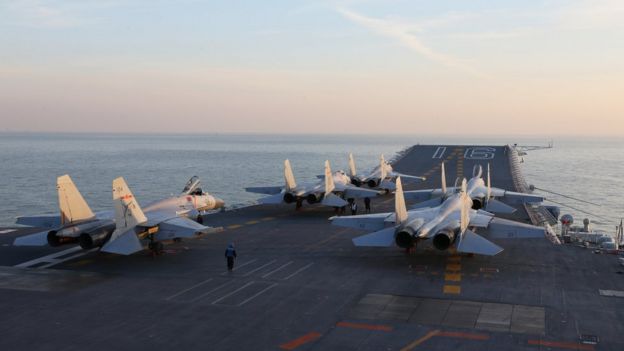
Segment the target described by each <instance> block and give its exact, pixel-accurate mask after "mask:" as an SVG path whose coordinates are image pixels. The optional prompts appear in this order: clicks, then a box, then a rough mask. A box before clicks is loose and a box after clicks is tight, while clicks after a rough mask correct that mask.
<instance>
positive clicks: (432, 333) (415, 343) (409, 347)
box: [401, 330, 440, 351]
mask: <svg viewBox="0 0 624 351" xmlns="http://www.w3.org/2000/svg"><path fill="white" fill-rule="evenodd" d="M439 332H440V331H439V330H433V331H430V332H429V333H427V334H425V336H423V337H422V338H420V339H416V340H414V341H412V343H410V344H408V345H406V346H405V347H404V348H402V349H401V351H411V350H413V349H414V348H415V347H416V346H418V345H420V344H422V343H424V342H425V341H427V340H429V339H431V338H433V337H434V336H436V335H437V334H438V333H439Z"/></svg>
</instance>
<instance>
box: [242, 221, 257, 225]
mask: <svg viewBox="0 0 624 351" xmlns="http://www.w3.org/2000/svg"><path fill="white" fill-rule="evenodd" d="M258 223H260V221H247V222H245V224H247V225H251V224H258Z"/></svg>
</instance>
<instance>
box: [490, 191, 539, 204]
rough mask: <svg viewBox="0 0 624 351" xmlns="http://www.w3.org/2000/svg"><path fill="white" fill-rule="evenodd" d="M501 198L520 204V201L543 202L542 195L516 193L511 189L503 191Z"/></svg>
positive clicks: (529, 202)
mask: <svg viewBox="0 0 624 351" xmlns="http://www.w3.org/2000/svg"><path fill="white" fill-rule="evenodd" d="M501 200H503V201H505V202H507V203H511V204H521V203H528V204H533V203H540V202H544V197H543V196H539V195H533V194H524V193H516V192H512V191H505V195H504V196H503V197H502V198H501Z"/></svg>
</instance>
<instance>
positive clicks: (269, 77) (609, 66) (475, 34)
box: [0, 0, 624, 136]
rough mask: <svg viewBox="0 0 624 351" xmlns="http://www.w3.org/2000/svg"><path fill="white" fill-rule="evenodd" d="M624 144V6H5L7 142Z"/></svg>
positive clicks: (479, 2) (2, 107) (570, 0)
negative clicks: (12, 134)
mask: <svg viewBox="0 0 624 351" xmlns="http://www.w3.org/2000/svg"><path fill="white" fill-rule="evenodd" d="M16 130H19V131H93V132H115V131H119V132H176V133H178V132H193V133H196V132H198V133H204V132H279V133H306V132H309V133H318V132H331V133H377V132H380V133H393V132H400V133H417V134H459V133H464V132H469V133H476V134H497V133H503V134H539V135H546V136H549V135H550V136H558V135H569V134H574V135H578V134H589V135H600V134H610V135H623V134H624V1H622V0H591V1H589V0H552V1H546V0H541V1H537V0H518V1H515V0H513V1H511V0H510V1H486V0H473V1H467V0H436V1H418V0H405V1H398V0H397V1H309V2H308V1H294V0H284V1H269V0H265V1H173V0H172V1H158V0H149V1H139V0H134V1H132V0H128V1H116V0H110V1H107V0H97V1H96V0H93V1H90V0H77V1H43V0H21V1H19V0H2V1H0V131H16Z"/></svg>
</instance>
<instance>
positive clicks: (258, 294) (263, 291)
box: [238, 283, 277, 307]
mask: <svg viewBox="0 0 624 351" xmlns="http://www.w3.org/2000/svg"><path fill="white" fill-rule="evenodd" d="M276 285H277V283H274V284H272V285H269V286H267V287H266V288H264V289H262V290H261V291H259V292H257V293H255V294H254V295H253V296H251V297H249V298H247V299H246V300H245V301H243V302H241V303H239V304H238V306H239V307H240V306H242V305H244V304H246V303H247V302H249V301H251V300H253V299H255V298H256V297H258V296H260V295H262V294H264V293H265V292H267V291H269V290H270V289H272V288H274V287H275V286H276Z"/></svg>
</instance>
